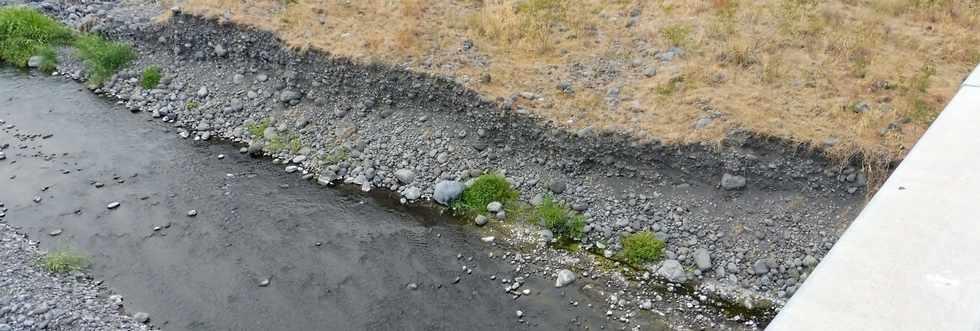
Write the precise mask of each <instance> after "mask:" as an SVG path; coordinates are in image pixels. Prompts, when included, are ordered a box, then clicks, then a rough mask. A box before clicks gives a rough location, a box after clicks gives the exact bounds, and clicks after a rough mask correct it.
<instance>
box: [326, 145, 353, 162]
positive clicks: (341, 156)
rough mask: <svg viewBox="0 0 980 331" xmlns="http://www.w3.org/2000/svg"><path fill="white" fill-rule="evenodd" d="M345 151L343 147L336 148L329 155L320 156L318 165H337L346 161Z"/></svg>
mask: <svg viewBox="0 0 980 331" xmlns="http://www.w3.org/2000/svg"><path fill="white" fill-rule="evenodd" d="M349 157H350V156H348V155H347V149H346V148H343V147H338V148H336V149H334V151H333V152H331V153H329V154H323V155H322V156H320V163H322V164H337V163H340V162H343V161H347V158H349Z"/></svg>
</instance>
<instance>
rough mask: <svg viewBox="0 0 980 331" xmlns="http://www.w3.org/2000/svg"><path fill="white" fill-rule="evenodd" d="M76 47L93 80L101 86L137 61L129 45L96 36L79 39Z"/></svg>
mask: <svg viewBox="0 0 980 331" xmlns="http://www.w3.org/2000/svg"><path fill="white" fill-rule="evenodd" d="M74 46H75V49H76V50H77V54H78V56H79V57H81V58H82V59H83V60H85V64H86V65H87V66H88V68H89V71H90V72H91V79H92V81H93V82H95V83H96V84H101V83H102V82H104V81H105V80H106V79H108V78H109V77H111V76H112V75H113V74H115V73H116V72H117V71H119V69H122V68H124V67H125V66H126V65H128V64H129V62H130V61H132V60H134V59H136V52H135V51H133V48H132V47H130V46H129V45H127V44H124V43H120V42H114V41H108V40H105V39H104V38H102V37H99V36H96V35H84V36H81V37H78V38H77V39H75V42H74Z"/></svg>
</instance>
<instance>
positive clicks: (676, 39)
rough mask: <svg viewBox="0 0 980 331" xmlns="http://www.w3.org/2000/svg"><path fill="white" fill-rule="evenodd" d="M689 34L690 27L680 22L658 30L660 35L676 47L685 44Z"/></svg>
mask: <svg viewBox="0 0 980 331" xmlns="http://www.w3.org/2000/svg"><path fill="white" fill-rule="evenodd" d="M690 34H691V28H689V27H687V26H685V25H680V24H675V25H670V26H667V27H664V28H663V29H662V30H660V35H662V36H663V37H664V39H667V42H668V43H670V45H671V46H678V47H684V46H687V44H688V37H689V35H690Z"/></svg>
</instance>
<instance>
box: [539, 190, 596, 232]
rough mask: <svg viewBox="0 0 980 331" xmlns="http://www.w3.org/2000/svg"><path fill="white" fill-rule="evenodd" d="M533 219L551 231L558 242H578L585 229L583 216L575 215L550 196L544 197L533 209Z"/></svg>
mask: <svg viewBox="0 0 980 331" xmlns="http://www.w3.org/2000/svg"><path fill="white" fill-rule="evenodd" d="M534 219H535V220H537V221H538V222H540V223H541V225H542V226H544V227H546V228H548V230H551V233H553V234H554V235H555V236H556V237H558V238H559V240H561V239H571V240H579V239H580V238H581V237H582V229H584V228H585V216H582V214H579V213H576V212H575V211H573V210H572V209H571V208H568V206H567V205H565V204H564V203H560V202H558V201H555V198H554V197H552V196H550V195H547V196H545V197H544V199H542V200H541V204H540V205H538V206H537V207H535V208H534Z"/></svg>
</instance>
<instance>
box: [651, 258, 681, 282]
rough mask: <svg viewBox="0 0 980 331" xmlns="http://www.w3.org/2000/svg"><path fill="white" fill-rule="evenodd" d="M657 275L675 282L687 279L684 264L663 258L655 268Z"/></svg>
mask: <svg viewBox="0 0 980 331" xmlns="http://www.w3.org/2000/svg"><path fill="white" fill-rule="evenodd" d="M657 275H658V276H660V277H663V278H664V279H667V280H669V281H671V282H675V283H682V282H684V281H685V280H687V274H686V273H685V272H684V266H682V265H681V263H680V262H678V261H677V260H664V261H663V262H662V263H660V267H658V268H657Z"/></svg>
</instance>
